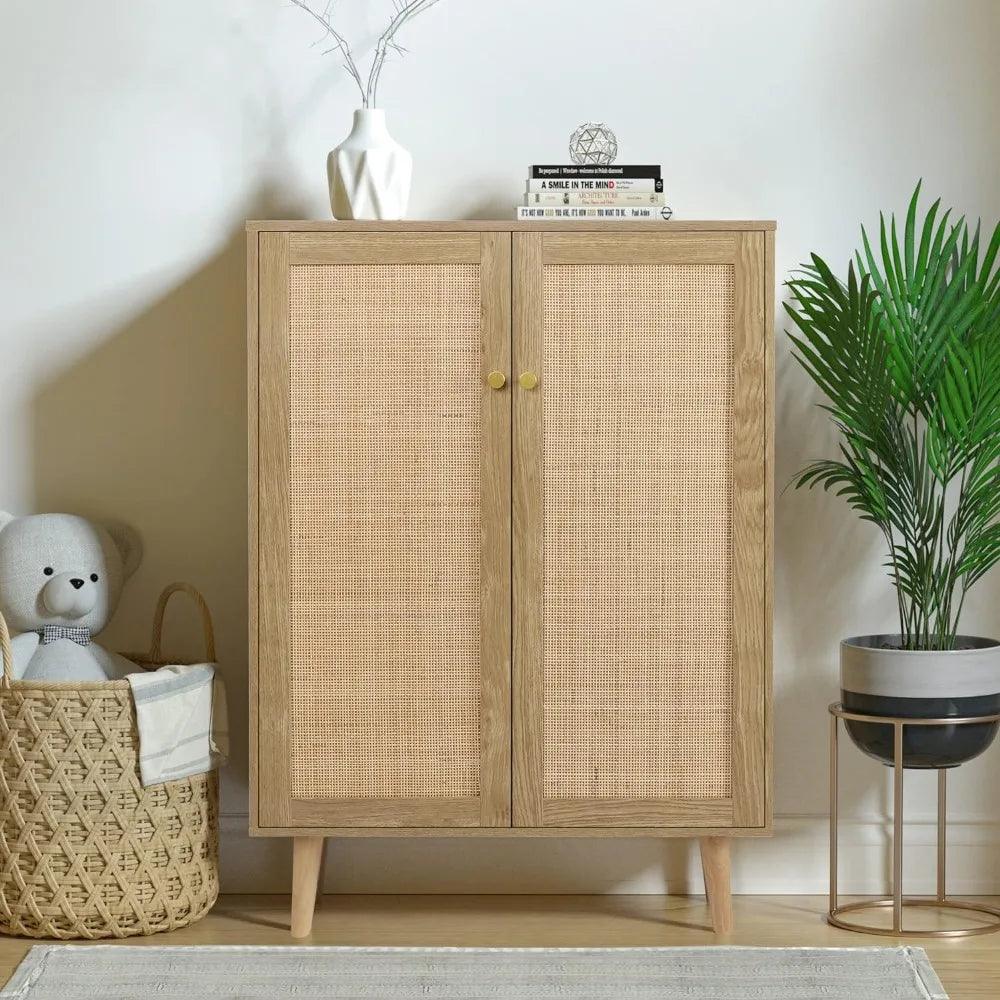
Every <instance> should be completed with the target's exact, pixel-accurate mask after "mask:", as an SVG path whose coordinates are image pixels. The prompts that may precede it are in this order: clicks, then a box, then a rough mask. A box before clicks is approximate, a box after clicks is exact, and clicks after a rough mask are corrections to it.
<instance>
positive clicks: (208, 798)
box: [0, 584, 219, 939]
mask: <svg viewBox="0 0 1000 1000" xmlns="http://www.w3.org/2000/svg"><path fill="white" fill-rule="evenodd" d="M178 592H183V593H187V594H189V595H190V596H191V597H192V598H193V599H194V600H195V601H196V602H197V604H198V606H199V608H200V609H201V614H202V621H203V624H204V629H205V645H206V660H207V661H209V662H213V661H214V660H215V643H214V638H213V634H212V622H211V617H210V615H209V612H208V608H207V606H206V605H205V601H204V599H203V598H202V596H201V595H200V594H199V593H198V592H197V591H196V590H195V589H194V588H193V587H189V586H188V585H187V584H172V585H171V586H169V587H167V588H166V590H164V592H163V594H162V595H161V596H160V600H159V603H158V604H157V608H156V614H155V615H154V619H153V641H152V648H151V651H150V653H149V654H148V655H145V654H144V655H142V656H139V657H136V656H134V655H131V654H126V655H129V658H130V659H134V660H136V661H137V662H139V663H140V665H141V666H143V667H144V668H155V667H157V666H161V665H163V664H164V663H166V662H173V663H176V662H177V661H176V660H173V661H165V660H163V659H162V656H161V652H160V641H161V635H162V630H163V615H164V611H165V609H166V605H167V601H168V600H169V599H170V597H171V595H172V594H175V593H178ZM0 651H2V655H3V668H4V669H3V679H2V682H0V932H3V933H5V934H18V935H22V936H25V937H41V938H61V939H65V938H111V937H114V938H123V937H131V936H133V935H137V934H154V933H156V932H157V931H168V930H173V929H174V928H177V927H183V926H185V925H186V924H189V923H191V922H192V921H194V920H198V919H199V918H200V917H202V916H204V915H205V913H207V912H208V910H209V909H210V908H211V907H212V905H213V904H214V903H215V900H216V898H217V897H218V894H219V837H218V831H219V821H218V815H219V789H218V776H217V772H216V771H211V772H210V773H208V774H200V775H196V776H194V777H191V778H184V779H181V780H178V781H171V782H167V783H166V784H162V785H155V786H152V787H150V788H143V787H142V784H141V782H140V780H139V767H138V757H139V736H138V732H137V730H136V718H135V705H134V703H133V701H132V690H131V687H130V686H129V683H128V681H124V680H122V681H107V682H103V683H101V682H99V683H87V684H66V683H31V682H24V681H13V665H14V664H13V657H12V655H11V646H10V637H9V634H8V632H7V625H6V623H5V622H4V621H3V618H2V617H0Z"/></svg>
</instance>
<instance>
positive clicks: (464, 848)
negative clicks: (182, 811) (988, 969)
mask: <svg viewBox="0 0 1000 1000" xmlns="http://www.w3.org/2000/svg"><path fill="white" fill-rule="evenodd" d="M221 826H222V829H221V835H222V886H223V891H224V892H233V893H244V892H257V893H272V892H288V888H289V886H290V885H291V844H290V843H289V841H288V840H287V839H285V838H259V837H255V838H251V837H250V836H249V835H248V833H247V829H248V826H249V817H248V816H247V815H246V814H245V813H227V814H225V815H223V817H222V820H221ZM891 839H892V823H891V821H890V820H888V819H887V818H886V817H884V816H869V817H862V818H851V819H844V820H842V822H841V826H840V839H839V854H840V890H841V892H842V893H844V894H859V895H870V894H885V893H887V892H888V891H889V880H890V874H891V866H892V859H891ZM904 841H905V845H906V852H905V861H906V873H907V879H906V884H905V886H904V888H905V891H906V892H909V893H931V892H933V891H934V888H935V868H934V866H935V860H936V850H937V826H936V822H935V820H934V818H933V817H917V818H916V819H911V820H908V821H907V823H906V825H905V827H904ZM948 848H949V849H948V876H949V877H948V888H949V891H950V892H952V893H954V894H956V895H994V894H997V893H1000V822H997V821H993V820H986V819H981V818H975V817H969V818H964V819H963V818H956V819H954V820H951V821H950V822H949V824H948ZM328 851H329V854H328V858H327V876H326V884H325V886H324V891H326V892H334V893H375V894H380V893H428V894H433V893H488V894H494V893H502V894H508V893H509V894H515V895H516V894H525V893H588V894H589V893H595V894H602V893H635V894H646V893H649V894H659V893H687V892H692V893H699V892H701V891H702V886H701V867H700V864H699V861H698V851H697V846H696V845H695V844H694V843H693V842H691V841H686V840H664V839H642V840H621V839H614V840H586V839H536V838H530V839H525V840H512V839H509V838H502V839H501V838H496V839H494V838H476V839H474V840H473V839H465V840H461V841H458V840H456V839H454V838H447V837H442V838H440V839H438V838H424V839H420V840H417V839H409V840H403V839H388V838H370V839H350V840H348V839H340V840H335V841H334V842H333V843H331V845H330V846H329V847H328ZM828 871H829V839H828V820H827V818H826V817H825V816H819V815H802V814H787V815H779V816H776V817H775V822H774V836H773V837H769V838H745V839H742V838H736V839H734V842H733V891H734V892H736V893H742V894H753V895H795V894H806V895H812V894H816V893H825V892H826V891H827V889H828Z"/></svg>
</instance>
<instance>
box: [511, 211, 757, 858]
mask: <svg viewBox="0 0 1000 1000" xmlns="http://www.w3.org/2000/svg"><path fill="white" fill-rule="evenodd" d="M629 263H632V264H727V265H731V266H732V267H733V269H734V317H733V319H734V323H733V336H734V343H733V348H734V357H733V362H734V366H733V367H734V379H735V385H734V404H733V414H732V427H733V449H734V452H733V455H734V457H733V497H732V517H733V524H732V539H733V543H732V553H731V560H732V562H731V569H732V579H733V592H732V603H733V644H734V645H733V654H734V663H733V687H732V702H733V714H734V717H733V725H732V746H731V755H732V796H731V797H727V798H719V799H691V800H679V799H634V800H622V799H617V798H616V799H553V798H545V797H544V795H543V785H544V780H543V779H544V775H543V770H542V769H543V751H542V747H543V718H544V704H545V691H544V681H543V646H544V640H543V621H542V594H543V578H544V565H543V560H544V557H543V548H544V546H543V531H544V525H543V516H544V515H543V498H542V472H541V470H542V465H543V459H544V455H543V435H542V413H543V407H544V399H545V373H544V371H543V351H542V346H543V341H544V337H545V336H546V334H545V331H544V329H543V306H544V301H543V296H544V291H543V269H544V268H545V267H549V266H554V267H559V266H573V265H578V264H629ZM765 273H766V261H765V239H764V233H763V232H745V231H742V232H727V233H715V232H713V233H702V232H692V233H677V232H666V231H663V230H660V231H654V232H650V231H648V230H647V231H646V232H645V233H642V234H641V235H640V234H638V233H635V232H622V233H614V234H610V233H586V232H584V233H577V232H574V233H572V234H570V233H558V232H557V233H551V232H546V231H536V232H529V233H516V234H515V235H514V269H513V276H514V352H513V353H514V366H515V369H516V370H517V371H525V370H530V371H532V372H535V373H537V374H538V375H539V376H540V379H541V382H540V385H539V386H538V388H537V389H532V390H530V391H521V390H519V389H517V388H515V393H514V456H513V465H514V477H513V481H514V505H513V515H514V539H515V543H514V550H513V555H514V622H515V627H514V677H513V692H514V711H513V713H512V715H513V722H514V743H513V746H514V825H515V827H518V828H540V827H560V828H566V827H591V828H593V827H609V828H618V827H632V828H635V827H645V828H659V829H661V830H663V829H664V828H669V827H684V828H689V829H690V828H695V829H697V828H699V827H703V828H706V832H707V828H727V827H728V828H732V829H740V828H742V829H746V830H751V829H764V828H765V827H767V826H768V824H769V801H768V799H769V796H768V794H767V772H768V770H769V767H768V764H767V756H768V751H769V737H768V736H767V728H768V721H769V720H768V718H767V716H768V687H767V685H768V680H767V678H768V674H769V655H770V654H769V642H768V639H769V636H768V635H767V633H766V613H767V608H768V597H767V593H768V588H769V585H770V581H769V577H770V565H769V560H768V558H767V554H768V544H769V543H768V536H769V527H770V525H769V520H768V513H767V511H768V507H769V500H770V497H769V494H770V488H769V485H768V484H769V475H770V469H769V465H768V463H767V462H766V460H765V458H766V452H767V443H768V437H767V434H768V431H767V420H766V405H767V404H766V400H765V393H766V390H767V387H768V365H769V360H770V354H769V349H768V347H767V343H768V340H769V338H770V331H769V330H768V329H766V328H765V314H766V307H765V302H766V300H767V299H768V297H769V294H770V293H769V290H767V289H765ZM664 832H665V831H664ZM713 856H714V855H713Z"/></svg>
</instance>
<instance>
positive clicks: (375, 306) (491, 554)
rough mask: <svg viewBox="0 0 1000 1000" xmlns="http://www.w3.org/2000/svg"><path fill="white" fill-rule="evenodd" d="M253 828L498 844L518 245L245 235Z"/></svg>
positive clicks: (504, 747)
mask: <svg viewBox="0 0 1000 1000" xmlns="http://www.w3.org/2000/svg"><path fill="white" fill-rule="evenodd" d="M259 240H260V242H259V248H258V249H259V269H258V273H259V308H258V314H259V331H260V332H259V360H258V369H259V428H258V433H259V437H258V445H257V453H258V455H257V457H258V466H259V468H258V483H259V488H258V491H257V500H258V510H257V512H256V515H257V522H258V525H259V537H258V540H257V544H256V578H257V580H258V588H257V597H256V600H257V622H258V628H257V661H258V666H257V670H258V674H257V681H258V683H257V706H256V709H257V719H258V722H257V728H258V740H257V746H256V754H257V763H258V770H257V784H258V806H259V809H258V827H259V828H260V829H261V830H262V831H266V830H267V829H280V828H286V829H288V828H309V829H317V830H319V829H323V828H327V829H330V828H337V827H348V826H360V827H387V826H388V827H470V826H487V827H490V826H509V825H510V679H509V676H510V560H509V552H510V418H511V397H510V388H509V385H508V386H504V387H500V388H492V387H491V386H490V384H489V382H488V375H489V374H490V373H491V372H494V371H499V372H501V373H503V374H504V375H505V376H507V377H509V373H510V365H509V361H510V234H508V233H484V234H479V233H426V234H424V233H364V234H359V233H329V232H328V233H261V234H260V236H259Z"/></svg>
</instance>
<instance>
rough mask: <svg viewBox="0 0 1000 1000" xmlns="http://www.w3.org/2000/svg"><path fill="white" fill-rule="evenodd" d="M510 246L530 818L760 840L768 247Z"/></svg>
mask: <svg viewBox="0 0 1000 1000" xmlns="http://www.w3.org/2000/svg"><path fill="white" fill-rule="evenodd" d="M514 241H515V242H514V305H515V313H514V367H515V371H516V372H518V373H528V375H529V377H528V378H527V379H526V380H525V381H524V383H523V384H522V385H519V386H516V387H515V391H514V426H515V446H514V448H515V450H514V497H515V501H514V567H515V568H514V824H515V826H527V827H538V826H555V827H614V826H624V827H675V828H698V829H706V828H726V829H731V828H737V827H743V828H757V827H761V826H763V825H765V822H766V821H765V816H766V802H765V795H766V788H765V786H766V783H765V774H764V767H765V756H766V739H765V724H766V719H765V701H766V696H765V688H766V680H765V676H766V673H765V672H766V651H765V644H766V630H765V614H766V607H765V605H766V601H765V588H766V580H765V574H766V539H765V535H766V525H765V509H766V497H765V483H766V476H767V470H766V468H765V450H766V438H765V435H766V419H765V386H766V378H765V367H766V354H767V350H766V343H765V331H764V301H765V296H764V274H765V266H764V246H765V240H764V234H763V233H762V232H755V231H747V232H735V233H725V232H720V233H705V234H688V233H668V232H665V231H659V230H658V231H655V232H651V233H650V234H649V235H646V234H643V233H634V232H629V233H621V234H610V233H609V234H600V233H584V232H581V233H557V232H554V233H545V234H538V233H523V234H522V233H515V234H514ZM531 376H537V385H533V383H534V381H535V380H534V379H533V378H531ZM525 385H526V386H528V387H527V388H526V387H525ZM532 386H533V387H532Z"/></svg>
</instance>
